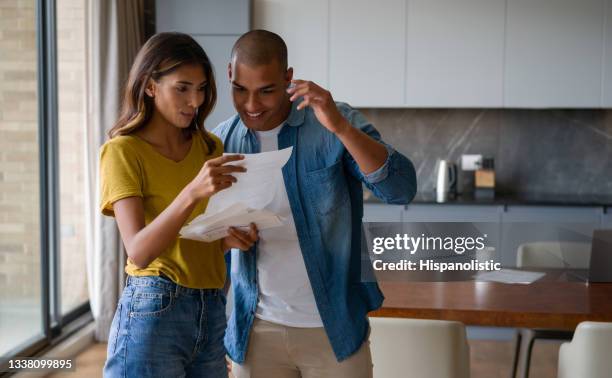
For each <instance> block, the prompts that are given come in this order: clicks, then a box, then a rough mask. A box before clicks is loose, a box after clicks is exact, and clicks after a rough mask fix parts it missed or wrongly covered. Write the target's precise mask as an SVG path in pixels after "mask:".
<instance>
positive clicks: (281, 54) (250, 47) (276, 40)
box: [231, 30, 287, 72]
mask: <svg viewBox="0 0 612 378" xmlns="http://www.w3.org/2000/svg"><path fill="white" fill-rule="evenodd" d="M275 60H276V61H277V62H278V63H279V66H280V68H281V70H282V71H283V72H284V71H286V70H287V45H286V44H285V41H283V39H282V38H281V37H280V36H279V35H278V34H275V33H272V32H269V31H267V30H252V31H250V32H247V33H245V34H243V35H242V36H241V37H240V38H238V40H237V41H236V43H234V47H233V48H232V56H231V62H232V65H234V64H238V63H241V64H246V65H247V66H251V67H254V66H261V65H267V64H270V63H272V62H273V61H275Z"/></svg>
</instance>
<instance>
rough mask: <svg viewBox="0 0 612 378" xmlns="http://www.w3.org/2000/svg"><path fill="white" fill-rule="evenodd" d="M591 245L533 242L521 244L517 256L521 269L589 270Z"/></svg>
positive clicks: (517, 263)
mask: <svg viewBox="0 0 612 378" xmlns="http://www.w3.org/2000/svg"><path fill="white" fill-rule="evenodd" d="M590 258H591V244H590V243H579V242H558V241H553V242H533V243H525V244H521V245H520V246H519V247H518V251H517V254H516V266H517V267H519V268H574V269H588V268H589V262H590Z"/></svg>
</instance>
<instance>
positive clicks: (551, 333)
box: [512, 241, 591, 378]
mask: <svg viewBox="0 0 612 378" xmlns="http://www.w3.org/2000/svg"><path fill="white" fill-rule="evenodd" d="M590 258H591V244H590V243H582V242H566V241H564V242H560V241H539V242H531V243H524V244H521V245H519V247H518V250H517V253H516V266H517V267H518V268H525V269H534V268H535V269H538V268H540V269H544V268H547V269H554V268H561V269H588V267H589V261H590ZM572 335H573V332H572V331H559V330H548V329H527V328H520V329H517V334H516V336H515V350H514V357H513V361H512V377H513V378H514V377H516V373H517V370H518V364H519V360H522V361H523V366H522V369H521V375H520V377H522V378H528V377H529V365H530V362H531V352H532V350H533V343H534V342H535V340H536V339H539V340H570V339H571V338H572Z"/></svg>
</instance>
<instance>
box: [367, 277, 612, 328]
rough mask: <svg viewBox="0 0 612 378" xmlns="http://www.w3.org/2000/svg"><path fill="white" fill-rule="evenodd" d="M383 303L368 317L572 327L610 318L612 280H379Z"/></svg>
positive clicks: (517, 325) (527, 326)
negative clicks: (507, 281) (600, 281)
mask: <svg viewBox="0 0 612 378" xmlns="http://www.w3.org/2000/svg"><path fill="white" fill-rule="evenodd" d="M379 285H380V287H381V289H382V291H383V293H384V295H385V301H384V303H383V306H382V307H381V308H380V309H379V310H377V311H373V312H371V313H370V316H379V317H400V318H402V317H404V318H419V319H441V320H456V321H460V322H463V323H464V324H466V325H479V326H498V327H523V328H542V329H557V330H574V329H575V328H576V326H577V325H578V323H580V322H582V321H586V320H592V321H607V322H612V283H590V284H586V283H584V282H568V281H565V280H562V279H559V274H557V273H548V274H547V276H546V279H542V280H540V281H536V282H534V283H532V284H529V285H522V284H513V285H510V284H502V283H496V282H475V281H465V282H401V281H384V280H379Z"/></svg>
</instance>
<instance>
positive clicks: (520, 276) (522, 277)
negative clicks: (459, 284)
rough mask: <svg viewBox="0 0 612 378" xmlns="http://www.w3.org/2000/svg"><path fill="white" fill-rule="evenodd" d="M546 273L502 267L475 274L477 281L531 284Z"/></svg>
mask: <svg viewBox="0 0 612 378" xmlns="http://www.w3.org/2000/svg"><path fill="white" fill-rule="evenodd" d="M544 275H545V273H540V272H527V271H524V270H515V269H502V270H494V271H491V272H480V273H478V274H476V275H475V276H474V279H475V280H476V281H493V282H501V283H508V284H530V283H532V282H535V281H537V280H539V279H540V278H542V277H544Z"/></svg>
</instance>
